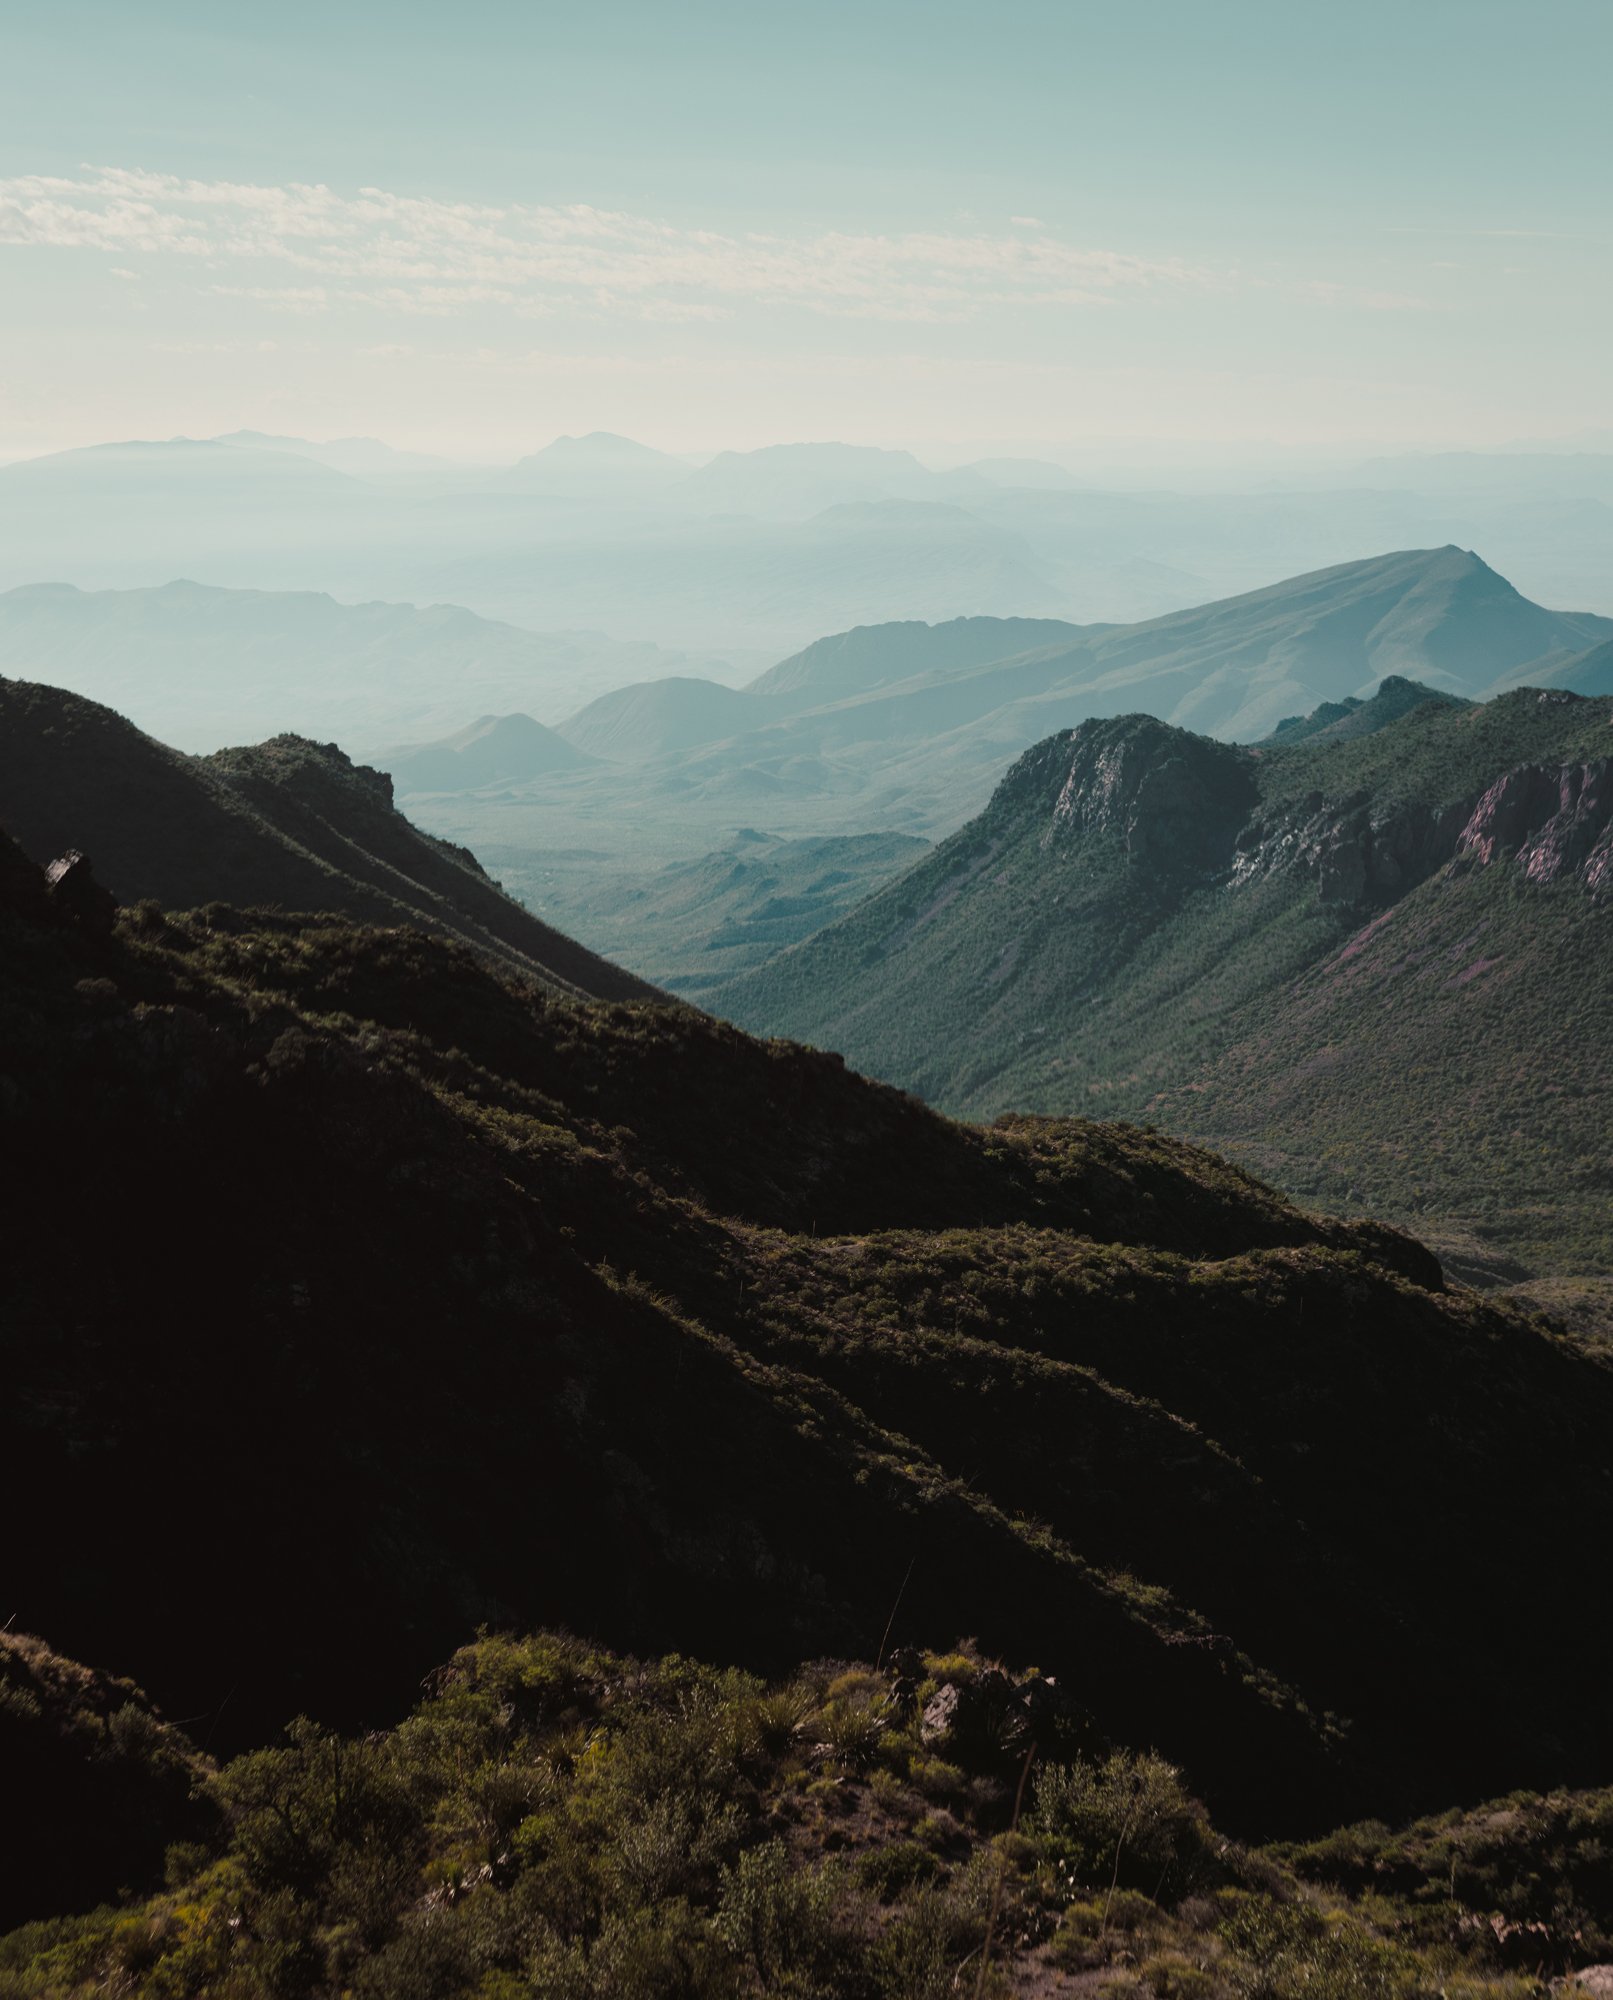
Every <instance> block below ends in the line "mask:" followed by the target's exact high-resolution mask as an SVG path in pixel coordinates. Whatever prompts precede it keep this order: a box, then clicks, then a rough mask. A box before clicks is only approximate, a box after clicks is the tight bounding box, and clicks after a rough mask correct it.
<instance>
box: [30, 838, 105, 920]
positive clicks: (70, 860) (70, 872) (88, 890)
mask: <svg viewBox="0 0 1613 2000" xmlns="http://www.w3.org/2000/svg"><path fill="white" fill-rule="evenodd" d="M45 883H46V887H47V889H48V891H49V895H50V900H51V902H52V904H53V905H54V906H55V908H56V909H57V910H59V911H60V912H61V914H62V915H63V916H65V917H68V918H70V919H71V921H72V922H74V923H76V924H78V925H80V926H81V927H82V928H83V929H84V930H87V931H95V932H97V933H99V934H100V935H101V936H102V937H104V936H106V935H107V933H108V932H109V931H110V930H111V929H112V926H113V923H114V922H115V921H116V919H117V914H118V901H117V898H116V897H115V896H114V895H113V894H112V891H111V890H110V889H103V888H102V886H101V884H100V883H99V882H97V881H96V879H95V871H94V869H93V868H91V866H90V862H89V857H88V855H85V854H80V852H79V851H78V849H77V848H76V847H70V848H69V849H68V850H67V852H66V853H65V854H63V855H61V856H60V857H59V858H58V859H57V860H55V861H53V862H52V863H51V864H50V866H49V867H48V868H47V869H46V870H45Z"/></svg>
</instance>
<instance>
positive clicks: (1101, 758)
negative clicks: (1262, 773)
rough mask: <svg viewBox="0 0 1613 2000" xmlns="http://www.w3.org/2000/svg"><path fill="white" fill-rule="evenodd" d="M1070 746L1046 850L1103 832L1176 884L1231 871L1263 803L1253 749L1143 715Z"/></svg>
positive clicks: (1072, 740)
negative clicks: (1242, 836)
mask: <svg viewBox="0 0 1613 2000" xmlns="http://www.w3.org/2000/svg"><path fill="white" fill-rule="evenodd" d="M1064 741H1065V743H1066V745H1067V753H1068V754H1067V762H1066V767H1065V771H1064V778H1063V783H1062V785H1061V786H1060V789H1059V793H1058V796H1057V798H1056V800H1055V801H1054V805H1053V817H1052V825H1051V826H1050V827H1049V829H1048V831H1047V833H1046V835H1045V836H1044V839H1043V845H1044V846H1051V845H1054V844H1056V843H1057V841H1058V840H1059V839H1060V838H1061V837H1063V836H1065V835H1068V834H1070V833H1073V832H1090V831H1098V832H1103V833H1108V834H1111V835H1113V836H1114V837H1115V838H1116V839H1117V840H1118V841H1119V843H1120V845H1121V847H1122V850H1123V851H1124V853H1125V856H1126V859H1127V861H1128V862H1130V863H1131V864H1133V865H1134V866H1136V867H1138V868H1140V869H1143V870H1145V871H1147V872H1148V873H1150V874H1152V875H1155V876H1160V877H1164V878H1165V879H1167V880H1173V881H1177V882H1180V881H1182V880H1184V879H1187V880H1194V881H1204V880H1213V879H1214V878H1215V877H1217V876H1219V875H1223V874H1225V873H1226V871H1227V869H1228V868H1229V867H1230V866H1231V863H1232V857H1233V852H1234V846H1235V842H1236V840H1237V836H1238V831H1239V829H1240V827H1241V826H1242V825H1243V823H1244V822H1245V820H1246V819H1247V818H1248V816H1249V813H1250V811H1251V809H1252V808H1253V806H1254V803H1255V798H1256V792H1255V782H1254V775H1253V770H1252V767H1251V761H1250V758H1249V755H1248V753H1247V751H1243V750H1238V749H1234V748H1232V747H1231V746H1229V745H1227V744H1224V743H1213V742H1211V741H1210V740H1209V739H1208V738H1207V737H1203V736H1193V735H1191V734H1189V732H1188V731H1186V730H1185V729H1173V728H1171V727H1170V726H1169V725H1168V724H1166V723H1162V722H1156V721H1155V720H1154V719H1153V717H1151V716H1139V715H1128V716H1122V717H1120V718H1118V719H1117V720H1114V721H1104V722H1089V723H1083V724H1082V726H1081V727H1080V728H1079V729H1077V730H1075V731H1074V732H1073V733H1072V734H1071V735H1070V736H1069V737H1068V738H1066V739H1064Z"/></svg>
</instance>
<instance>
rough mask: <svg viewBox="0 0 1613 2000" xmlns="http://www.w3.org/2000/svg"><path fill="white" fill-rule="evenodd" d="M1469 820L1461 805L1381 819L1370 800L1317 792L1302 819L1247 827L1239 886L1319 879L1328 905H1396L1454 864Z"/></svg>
mask: <svg viewBox="0 0 1613 2000" xmlns="http://www.w3.org/2000/svg"><path fill="white" fill-rule="evenodd" d="M1467 814H1468V807H1467V806H1466V805H1465V804H1461V805H1454V806H1445V807H1438V808H1436V807H1431V806H1424V805H1413V806H1403V807H1400V808H1398V809H1397V810H1395V811H1392V812H1388V813H1384V814H1381V815H1375V814H1374V813H1373V811H1372V809H1371V806H1370V804H1369V803H1368V802H1367V801H1366V800H1365V799H1364V798H1355V799H1346V800H1344V801H1343V802H1340V801H1339V800H1336V799H1333V800H1329V799H1324V798H1323V796H1322V794H1321V793H1320V792H1312V793H1310V794H1309V795H1308V796H1307V797H1306V798H1305V799H1304V800H1303V801H1302V802H1301V804H1300V806H1299V808H1298V812H1297V813H1296V812H1295V811H1293V810H1290V811H1289V812H1287V813H1285V814H1282V815H1280V816H1276V817H1270V816H1265V815H1262V816H1260V817H1258V818H1256V819H1252V820H1250V821H1249V822H1248V824H1247V825H1246V826H1244V827H1243V828H1242V830H1241V831H1240V833H1239V835H1238V841H1237V854H1236V857H1235V860H1234V863H1233V880H1234V882H1236V883H1240V884H1241V883H1247V882H1255V881H1260V880H1263V879H1264V878H1265V877H1266V876H1268V875H1274V874H1279V873H1287V872H1290V871H1293V870H1298V871H1300V872H1301V873H1303V874H1306V875H1310V876H1313V877H1314V878H1315V881H1316V886H1317V893H1318V895H1319V896H1320V897H1321V899H1322V901H1323V902H1324V903H1338V904H1342V905H1343V906H1345V907H1346V908H1352V909H1354V908H1361V907H1363V906H1366V905H1372V904H1385V903H1392V902H1393V901H1395V899H1396V898H1397V897H1399V896H1403V895H1405V894H1406V892H1407V891H1408V890H1410V889H1414V888H1415V887H1416V886H1417V884H1418V883H1419V882H1424V881H1426V880H1427V879H1428V877H1429V876H1430V875H1432V874H1433V873H1434V872H1435V870H1436V869H1439V868H1441V867H1443V866H1444V864H1445V863H1446V862H1447V861H1449V860H1450V858H1451V857H1452V855H1453V854H1454V853H1455V852H1456V843H1457V838H1458V835H1459V833H1460V830H1461V828H1462V826H1463V825H1464V823H1465V822H1466V819H1467Z"/></svg>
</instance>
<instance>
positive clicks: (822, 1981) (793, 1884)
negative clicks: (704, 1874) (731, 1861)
mask: <svg viewBox="0 0 1613 2000" xmlns="http://www.w3.org/2000/svg"><path fill="white" fill-rule="evenodd" d="M854 1917H855V1902H854V1899H853V1898H851V1897H850V1896H848V1895H847V1894H846V1890H845V1885H844V1883H843V1882H842V1880H841V1879H840V1878H839V1877H838V1876H836V1875H834V1874H832V1873H831V1872H830V1871H829V1870H827V1869H822V1868H816V1869H814V1868H810V1867H805V1866H803V1865H802V1864H801V1863H799V1862H797V1861H795V1860H793V1859H792V1858H791V1856H790V1853H789V1850H788V1849H787V1848H786V1847H785V1846H784V1843H783V1842H782V1841H778V1840H772V1841H768V1842H767V1843H766V1844H765V1845H764V1846H761V1847H752V1848H749V1849H747V1851H746V1852H745V1853H743V1854H741V1855H740V1857H739V1860H738V1861H737V1863H736V1864H735V1865H734V1867H733V1868H731V1869H727V1870H725V1871H724V1874H723V1878H722V1887H721V1890H720V1893H719V1895H718V1900H717V1914H716V1929H717V1934H718V1936H719V1937H720V1938H721V1939H722V1941H723V1942H724V1944H726V1945H727V1947H728V1949H729V1950H730V1951H731V1952H732V1953H733V1954H734V1955H735V1957H736V1958H738V1959H739V1960H740V1961H741V1962H742V1963H743V1964H744V1965H745V1966H746V1967H748V1968H749V1969H750V1971H751V1972H752V1973H753V1974H754V1975H755V1977H756V1979H757V1980H758V1982H759V1983H760V1986H761V1989H762V1990H763V1991H764V1992H766V1993H769V1994H773V1993H780V1994H783V1993H789V1994H798V1995H801V1996H806V1995H811V1994H819V1993H821V1994H823V1995H825V1996H828V1995H831V1994H835V1993H838V1992H840V1991H842V1990H844V1989H843V1988H842V1987H841V1986H840V1985H837V1983H836V1981H837V1978H838V1977H840V1976H841V1975H846V1974H849V1971H850V1969H851V1966H852V1964H853V1962H854V1960H855V1957H856V1934H855V1930H854V1928H853V1924H854Z"/></svg>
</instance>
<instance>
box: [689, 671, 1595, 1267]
mask: <svg viewBox="0 0 1613 2000" xmlns="http://www.w3.org/2000/svg"><path fill="white" fill-rule="evenodd" d="M1403 690H1404V683H1400V684H1389V685H1388V686H1387V688H1386V690H1385V692H1384V693H1383V694H1381V695H1380V696H1379V697H1377V698H1376V700H1375V702H1374V703H1372V704H1368V706H1367V708H1366V709H1362V710H1358V711H1356V712H1354V713H1353V714H1352V715H1351V716H1350V718H1349V723H1348V726H1347V727H1346V728H1344V729H1343V730H1340V729H1339V728H1336V727H1333V728H1324V729H1323V730H1322V731H1321V732H1320V733H1319V734H1316V735H1311V736H1302V737H1301V738H1300V740H1297V741H1294V740H1291V736H1290V733H1289V732H1284V733H1282V734H1279V735H1278V736H1277V737H1276V738H1274V739H1273V740H1272V741H1271V742H1269V743H1267V744H1266V745H1263V746H1260V747H1259V748H1257V749H1255V750H1238V749H1232V748H1229V747H1227V746H1223V745H1219V744H1214V743H1211V742H1209V741H1208V740H1207V739H1205V738H1202V737H1194V736H1191V735H1189V734H1187V733H1186V732H1184V731H1181V730H1175V729H1171V728H1169V727H1167V726H1166V725H1164V724H1161V723H1158V722H1155V721H1153V720H1151V719H1150V718H1147V717H1126V718H1121V719H1119V720H1117V721H1114V722H1104V723H1090V724H1086V725H1083V726H1082V727H1081V728H1080V729H1078V730H1076V731H1073V732H1066V733H1065V734H1063V735H1061V736H1057V737H1053V738H1049V739H1048V740H1047V741H1046V742H1045V743H1043V744H1041V745H1039V746H1038V747H1037V748H1036V749H1035V750H1033V751H1031V752H1029V753H1028V754H1027V755H1026V756H1025V757H1024V758H1022V759H1021V760H1020V762H1019V763H1018V764H1017V765H1016V766H1015V768H1014V769H1013V770H1012V771H1011V772H1010V773H1009V775H1008V777H1007V778H1006V779H1005V780H1004V782H1003V784H1002V785H1001V786H1000V787H999V789H998V791H997V793H996V795H995V796H994V798H993V800H992V802H991V804H990V806H989V807H988V808H987V810H986V811H985V812H984V813H983V814H982V815H981V816H980V817H979V818H978V819H976V820H974V821H972V822H971V823H970V824H969V825H968V826H966V827H965V828H963V829H962V830H961V831H960V832H959V833H958V834H956V835H954V836H953V837H952V839H950V840H948V841H946V842H944V843H942V845H941V846H939V847H938V848H937V849H936V850H935V851H934V853H933V854H932V855H930V856H928V857H927V858H926V859H925V860H924V861H922V862H920V863H919V864H918V865H917V866H916V867H915V868H914V869H912V870H910V871H909V872H908V873H907V874H906V875H904V876H902V877H900V878H898V880H897V881H896V882H894V883H892V884H891V885H890V886H889V887H887V888H886V889H884V890H882V891H880V892H879V893H878V894H877V895H875V896H874V897H872V898H871V899H870V900H869V901H868V902H867V903H866V904H864V905H863V906H861V907H860V908H859V909H858V910H856V911H855V912H853V913H852V914H851V915H850V916H848V917H847V918H845V919H843V920H842V921H841V922H840V923H839V924H837V925H834V926H832V927H831V928H829V929H828V930H826V931H825V932H823V933H821V934H820V935H819V936H818V937H816V938H814V939H812V940H809V941H808V942H807V943H806V944H804V945H802V946H800V947H798V948H797V949H796V950H794V951H793V952H791V953H788V954H785V955H783V956H781V957H780V958H778V959H776V960H774V961H772V962H770V963H769V964H768V965H767V966H764V967H763V968H761V969H760V970H759V971H758V972H756V973H754V974H751V975H749V976H747V977H746V978H744V979H742V980H739V981H737V982H735V983H733V984H732V985H730V986H728V987H726V988H722V989H719V990H718V992H717V993H716V994H714V995H713V996H712V997H711V1002H710V1004H712V1005H714V1006H715V1007H717V1008H718V1009H719V1010H720V1011H723V1012H726V1013H728V1014H730V1015H731V1016H732V1017H733V1018H734V1019H736V1020H739V1021H741V1022H743V1023H745V1024H746V1025H747V1026H750V1027H752V1028H755V1029H758V1030H762V1031H767V1032H785V1033H790V1034H795V1035H799V1036H801V1037H803V1038H805V1039H807V1040H810V1041H813V1042H817V1043H820V1044H823V1045H825V1046H831V1047H834V1048H837V1049H840V1050H842V1051H843V1052H844V1053H845V1055H846V1056H847V1058H848V1059H849V1060H850V1061H852V1062H853V1063H855V1064H856V1065H857V1066H858V1067H860V1068H863V1069H865V1070H867V1071H869V1072H870V1073H871V1074H874V1075H879V1076H884V1077H887V1078H889V1079H891V1080H892V1081H895V1082H897V1083H900V1084H902V1085H904V1086H906V1087H908V1088H911V1089H914V1090H917V1091H919V1092H920V1093H922V1094H923V1095H924V1096H925V1097H926V1098H928V1099H930V1100H932V1101H934V1102H936V1103H937V1104H940V1105H942V1106H944V1107H946V1108H947V1109H949V1110H952V1111H954V1112H967V1113H970V1114H973V1115H990V1114H992V1113H995V1112H998V1111H1002V1110H1007V1109H1015V1110H1033V1111H1049V1112H1071V1111H1079V1112H1084V1113H1089V1114H1095V1115H1099V1116H1106V1117H1115V1116H1123V1117H1130V1118H1142V1119H1149V1120H1156V1121H1157V1122H1159V1123H1160V1124H1162V1125H1165V1126H1166V1127H1167V1128H1169V1129H1172V1130H1175V1131H1179V1132H1182V1133H1185V1134H1188V1135H1191V1136H1194V1137H1197V1138H1200V1139H1204V1140H1207V1141H1209V1142H1211V1143H1213V1144H1215V1145H1216V1146H1218V1147H1222V1148H1225V1149H1227V1150H1230V1151H1231V1152H1233V1154H1234V1155H1235V1156H1236V1157H1239V1158H1242V1159H1244V1160H1245V1161H1247V1162H1249V1163H1252V1164H1253V1165H1254V1166H1255V1167H1256V1168H1257V1170H1258V1171H1261V1172H1263V1173H1266V1174H1269V1175H1271V1176H1272V1177H1273V1178H1275V1179H1277V1180H1278V1181H1279V1183H1280V1184H1282V1185H1284V1186H1287V1187H1290V1188H1292V1189H1294V1190H1295V1191H1297V1192H1299V1193H1301V1194H1303V1195H1304V1196H1305V1197H1306V1198H1309V1199H1316V1200H1320V1201H1323V1202H1325V1203H1326V1204H1328V1205H1330V1206H1336V1207H1344V1208H1346V1209H1350V1210H1354V1211H1356V1212H1360V1211H1370V1212H1375V1213H1381V1214H1385V1215H1387V1216H1390V1217H1392V1218H1395V1219H1398V1220H1401V1221H1411V1222H1413V1223H1414V1224H1415V1225H1416V1226H1417V1227H1418V1228H1419V1229H1421V1230H1424V1231H1432V1232H1434V1233H1435V1234H1436V1235H1437V1236H1438V1238H1439V1240H1440V1241H1441V1244H1442V1247H1444V1248H1446V1249H1447V1250H1449V1251H1450V1252H1451V1253H1452V1254H1454V1255H1457V1256H1459V1257H1465V1258H1467V1259H1469V1260H1471V1261H1472V1262H1473V1264H1474V1266H1475V1267H1476V1268H1477V1267H1489V1268H1492V1269H1494V1270H1496V1271H1498V1272H1511V1273H1512V1274H1513V1275H1519V1276H1521V1275H1524V1272H1525V1270H1535V1269H1540V1270H1553V1271H1559V1272H1573V1271H1580V1272H1587V1273H1590V1272H1605V1271H1606V1270H1607V1269H1608V1268H1609V1260H1610V1258H1613V1241H1610V1231H1609V1226H1608V1213H1609V1204H1608V1195H1609V1187H1610V1183H1609V1180H1608V1167H1607V1149H1606V1142H1605V1135H1606V1132H1607V1129H1608V1121H1609V1115H1610V1105H1609V1099H1608V1090H1609V1076H1608V1069H1607V1063H1606V1059H1605V1051H1606V1019H1607V1008H1608V1004H1609V1001H1610V999H1613V918H1610V914H1609V912H1610V905H1609V901H1608V897H1607V890H1608V888H1609V886H1610V885H1613V875H1610V872H1609V868H1608V859H1607V857H1608V854H1609V833H1608V829H1609V826H1610V824H1613V799H1610V797H1609V792H1608V779H1607V771H1608V763H1607V759H1608V753H1609V748H1610V743H1613V737H1610V732H1609V726H1608V725H1609V715H1608V708H1607V704H1606V702H1605V701H1590V700H1582V699H1578V698H1575V697H1573V696H1571V695H1567V694H1564V693H1561V692H1551V693H1545V694H1542V693H1539V692H1534V691H1529V690H1520V691H1519V692H1517V693H1515V694H1512V695H1508V696H1505V697H1502V698H1500V699H1498V700H1496V701H1493V702H1490V703H1487V704H1484V705H1482V706H1474V707H1468V706H1461V705H1455V706H1452V705H1440V704H1437V703H1427V704H1423V705H1421V706H1418V707H1415V708H1412V709H1411V710H1410V711H1409V712H1408V711H1407V710H1406V708H1405V696H1404V692H1403ZM1374 709H1376V710H1377V717H1376V719H1377V720H1378V721H1380V722H1381V724H1382V726H1380V727H1377V728H1375V729H1374V728H1371V727H1370V726H1369V725H1370V724H1371V722H1372V721H1373V720H1374V719H1375V718H1374V716H1373V715H1372V714H1371V713H1370V712H1369V711H1371V710H1374Z"/></svg>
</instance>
